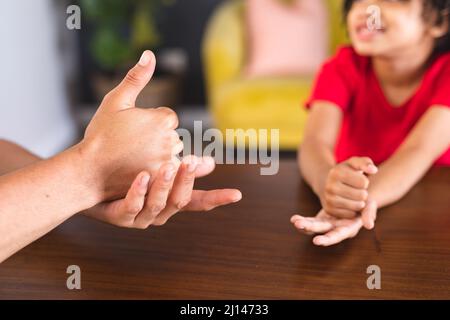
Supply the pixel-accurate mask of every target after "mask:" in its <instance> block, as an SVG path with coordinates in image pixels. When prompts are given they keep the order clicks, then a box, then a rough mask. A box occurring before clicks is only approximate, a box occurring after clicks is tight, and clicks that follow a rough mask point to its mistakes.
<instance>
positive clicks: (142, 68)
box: [113, 50, 156, 110]
mask: <svg viewBox="0 0 450 320" xmlns="http://www.w3.org/2000/svg"><path fill="white" fill-rule="evenodd" d="M155 67H156V58H155V55H154V54H153V52H151V51H150V50H146V51H145V52H144V53H143V54H142V56H141V58H140V59H139V62H138V63H137V64H136V65H135V66H134V67H133V68H132V69H131V70H130V71H128V73H127V75H126V76H125V78H124V79H123V80H122V82H121V83H120V84H119V85H118V86H117V87H116V88H115V89H114V90H113V92H114V94H113V96H114V99H115V100H116V101H115V102H116V103H118V104H115V105H118V106H119V108H120V109H121V110H122V109H129V108H134V107H135V103H136V99H137V97H138V95H139V94H140V93H141V91H142V90H143V89H144V88H145V86H146V85H147V84H148V83H149V82H150V80H151V79H152V77H153V74H154V72H155Z"/></svg>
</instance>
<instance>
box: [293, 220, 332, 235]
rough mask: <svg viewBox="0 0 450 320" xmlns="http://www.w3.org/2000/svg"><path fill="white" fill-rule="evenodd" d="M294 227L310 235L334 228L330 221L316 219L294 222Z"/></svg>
mask: <svg viewBox="0 0 450 320" xmlns="http://www.w3.org/2000/svg"><path fill="white" fill-rule="evenodd" d="M294 226H295V227H296V228H297V229H299V230H301V231H304V232H308V233H310V234H316V233H325V232H328V231H330V230H331V229H333V228H334V225H333V224H332V223H331V222H330V221H326V220H321V219H317V218H309V219H308V218H302V219H299V220H296V221H295V222H294Z"/></svg>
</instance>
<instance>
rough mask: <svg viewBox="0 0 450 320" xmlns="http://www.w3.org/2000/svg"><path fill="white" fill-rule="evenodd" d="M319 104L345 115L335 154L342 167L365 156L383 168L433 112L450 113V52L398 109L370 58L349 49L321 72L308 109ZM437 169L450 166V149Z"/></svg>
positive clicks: (308, 103)
mask: <svg viewBox="0 0 450 320" xmlns="http://www.w3.org/2000/svg"><path fill="white" fill-rule="evenodd" d="M318 100H322V101H329V102H332V103H334V104H336V105H337V106H338V107H339V108H340V109H341V110H342V111H343V114H344V116H343V123H342V127H341V131H340V134H339V138H338V141H337V144H336V150H335V154H336V160H337V161H338V162H342V161H344V160H347V159H348V158H350V157H353V156H365V157H370V158H371V159H372V160H373V161H374V162H375V163H377V164H379V163H382V162H384V161H385V160H387V159H388V158H389V157H390V156H391V155H392V154H393V153H394V152H395V150H396V149H397V148H398V147H399V146H400V145H401V143H402V142H403V141H404V140H405V138H406V137H407V136H408V134H409V133H410V132H411V130H412V129H413V128H414V126H415V124H416V123H417V122H418V120H419V119H420V118H421V117H422V115H423V114H424V113H425V112H426V111H427V110H428V108H430V107H432V106H435V105H443V106H446V107H449V108H450V53H446V54H442V55H440V56H439V57H438V58H436V59H435V60H434V61H433V63H432V64H431V65H430V67H429V68H428V70H427V71H426V73H425V75H424V78H423V80H422V83H421V85H420V88H419V89H418V90H417V91H416V92H415V93H414V95H413V96H412V97H411V98H410V99H408V101H407V102H405V103H404V104H403V105H402V106H399V107H393V106H392V105H391V104H390V103H389V102H388V100H387V99H386V97H385V95H384V93H383V91H382V88H381V86H380V83H379V82H378V79H377V77H376V74H375V73H374V70H373V68H372V64H371V59H370V58H369V57H363V56H360V55H358V54H357V53H356V52H355V50H354V49H353V48H351V47H344V48H342V49H341V50H340V51H339V52H338V53H337V55H336V56H335V57H334V58H332V59H331V60H329V61H328V62H326V63H325V64H324V66H323V67H322V70H321V71H320V73H319V76H318V78H317V79H316V83H315V86H314V90H313V92H312V95H311V97H310V99H309V100H308V102H307V107H308V108H309V107H310V106H311V104H312V103H313V102H314V101H318ZM449 125H450V123H449ZM430 143H433V142H432V141H430ZM435 164H436V165H446V166H450V148H449V149H448V150H446V151H445V152H444V154H443V155H442V156H441V157H439V159H436V162H435Z"/></svg>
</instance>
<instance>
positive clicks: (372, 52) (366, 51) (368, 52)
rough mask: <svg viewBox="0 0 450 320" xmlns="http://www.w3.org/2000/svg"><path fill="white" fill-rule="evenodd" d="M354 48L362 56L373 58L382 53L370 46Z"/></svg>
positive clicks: (354, 46)
mask: <svg viewBox="0 0 450 320" xmlns="http://www.w3.org/2000/svg"><path fill="white" fill-rule="evenodd" d="M353 48H354V49H355V51H356V53H357V54H359V55H360V56H367V57H372V56H376V55H378V54H379V53H380V52H379V50H377V49H376V48H374V46H373V45H370V44H354V45H353Z"/></svg>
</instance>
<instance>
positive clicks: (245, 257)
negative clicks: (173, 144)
mask: <svg viewBox="0 0 450 320" xmlns="http://www.w3.org/2000/svg"><path fill="white" fill-rule="evenodd" d="M198 185H199V186H202V187H204V188H217V187H230V186H231V187H238V188H240V189H241V190H242V192H243V194H244V199H243V200H242V202H241V203H239V204H236V205H232V206H229V207H226V208H220V209H217V210H215V211H213V212H210V213H183V214H179V215H177V216H176V217H175V218H174V219H173V220H171V221H170V222H169V223H168V224H167V225H166V226H164V227H162V228H150V229H149V230H146V231H138V230H125V229H119V228H115V227H111V226H108V225H104V224H102V223H98V222H95V221H91V220H89V219H87V218H84V217H76V218H73V219H71V220H69V221H68V222H66V223H65V224H63V225H62V226H60V227H59V228H57V229H56V230H54V231H53V232H51V233H50V234H48V235H47V236H45V237H43V238H42V239H40V240H39V241H37V242H36V243H34V244H32V245H30V246H29V247H27V248H26V249H24V250H23V251H21V252H20V253H18V254H17V255H15V256H13V257H12V258H10V259H9V260H7V261H6V262H5V263H3V264H2V265H0V298H1V299H5V298H6V299H16V298H32V299H36V298H38V299H48V298H56V299H116V298H117V299H336V298H343V299H365V298H375V299H379V298H394V299H396V298H413V299H416V298H425V299H428V298H438V299H439V298H443V299H449V298H450V169H447V168H435V169H432V170H431V172H430V173H429V174H428V175H427V176H426V177H425V178H424V180H423V181H422V182H421V183H420V184H419V185H417V186H416V187H415V188H414V189H413V190H412V191H411V192H410V193H409V194H408V195H407V196H406V197H405V198H404V199H403V200H402V201H401V202H399V203H398V204H396V205H395V206H391V207H389V208H386V209H384V210H382V211H381V212H380V213H379V219H378V223H377V227H376V228H377V234H378V237H379V239H380V242H381V251H378V250H377V249H376V246H375V244H374V237H373V233H372V232H369V231H362V232H361V233H360V234H359V235H358V236H357V237H356V238H355V239H353V240H348V241H346V242H344V243H342V244H340V245H337V246H334V247H330V248H319V247H315V246H313V245H312V244H311V239H310V238H308V237H306V236H302V235H300V234H299V233H298V232H297V231H296V230H295V229H294V228H293V227H292V226H291V224H290V223H289V218H290V216H291V215H292V214H293V213H303V214H308V215H313V214H314V213H315V212H316V211H317V210H318V209H319V204H318V201H317V200H316V198H315V196H314V195H313V194H312V193H311V191H310V190H309V188H308V187H307V186H306V185H305V183H304V182H302V180H301V178H300V176H299V174H298V170H297V167H296V164H295V161H294V160H293V159H291V160H289V159H288V160H283V161H281V163H280V172H279V174H278V175H275V176H270V177H269V176H260V175H259V167H257V166H247V165H241V166H238V165H236V166H234V165H232V166H220V167H218V168H217V171H216V172H215V173H214V174H213V175H212V176H211V177H208V178H205V179H202V180H200V181H199V182H198ZM69 265H78V266H80V268H81V274H82V276H81V279H82V280H81V282H82V290H79V291H69V290H68V289H67V288H66V279H67V277H68V276H69V275H68V274H66V268H67V267H68V266H69ZM369 265H378V266H379V267H380V268H381V285H382V288H381V290H369V289H368V288H367V286H366V280H367V278H368V276H369V275H368V274H367V273H366V270H367V267H368V266H369Z"/></svg>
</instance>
